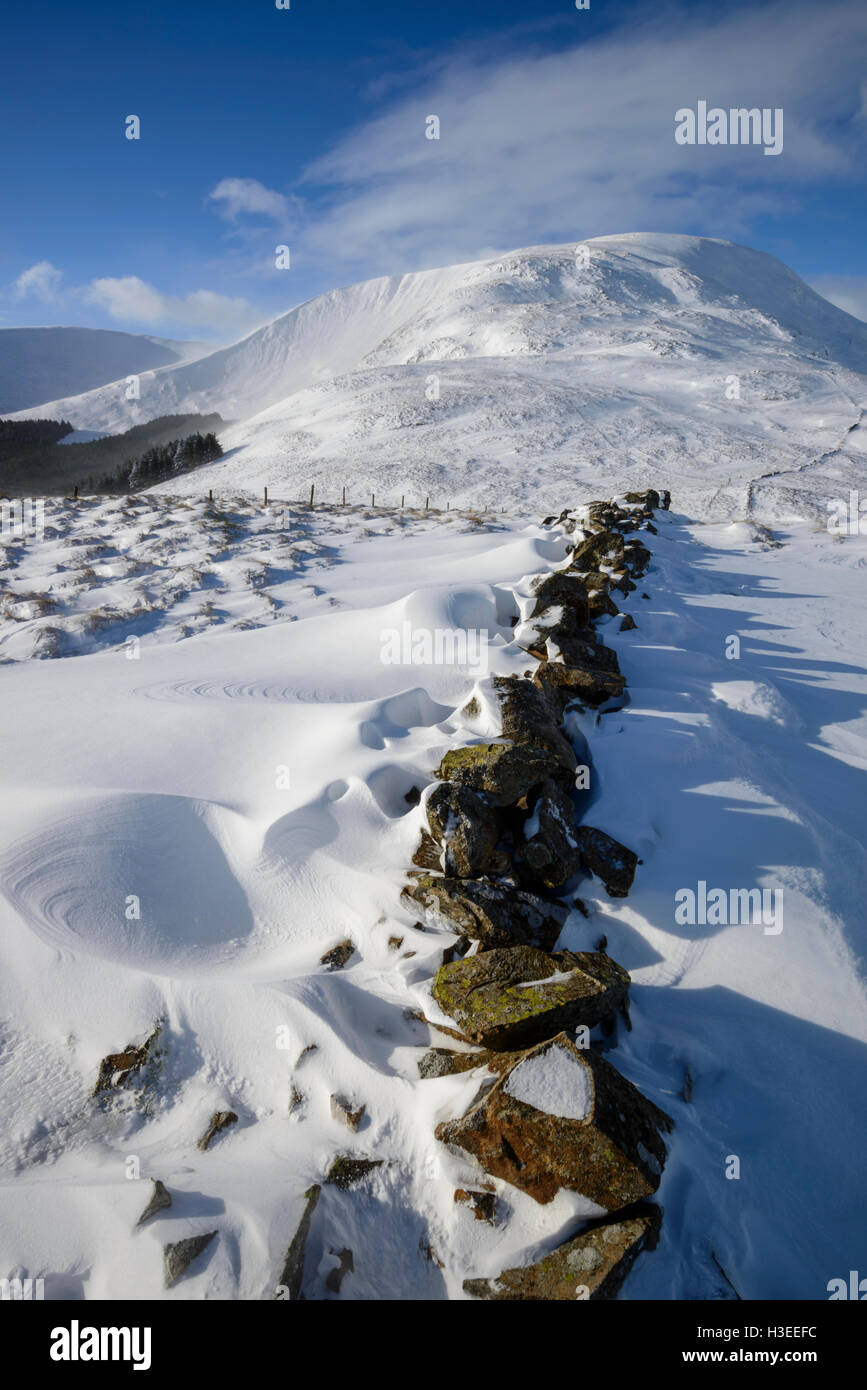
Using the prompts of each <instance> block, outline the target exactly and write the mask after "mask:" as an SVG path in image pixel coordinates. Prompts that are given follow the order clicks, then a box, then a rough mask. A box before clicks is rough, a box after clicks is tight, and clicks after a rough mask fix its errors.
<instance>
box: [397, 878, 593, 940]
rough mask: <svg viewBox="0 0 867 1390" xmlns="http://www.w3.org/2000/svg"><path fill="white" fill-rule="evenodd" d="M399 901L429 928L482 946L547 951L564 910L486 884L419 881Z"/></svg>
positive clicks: (559, 905) (507, 888)
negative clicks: (421, 916) (426, 921)
mask: <svg viewBox="0 0 867 1390" xmlns="http://www.w3.org/2000/svg"><path fill="white" fill-rule="evenodd" d="M401 899H402V901H403V902H405V903H406V904H407V905H410V904H411V905H412V906H413V907H415V908H420V909H421V911H422V913H423V914H424V915H425V917H426V918H428V919H429V920H430V921H431V923H432V924H434V925H436V926H439V927H445V928H446V930H448V931H454V932H457V933H458V934H459V935H462V936H468V937H469V938H470V940H471V941H480V942H481V943H482V945H483V946H485V947H491V946H512V945H515V944H518V945H525V946H539V947H541V948H542V950H545V951H550V950H551V949H552V948H553V946H554V944H555V942H556V940H557V937H558V936H559V935H560V932H561V931H562V929H563V923H564V922H565V921H566V918H567V916H568V915H569V909H568V908H567V907H566V906H565V904H563V903H557V902H546V901H545V900H544V899H542V898H539V897H537V896H536V895H535V894H533V893H526V892H524V891H522V890H520V889H516V888H513V887H511V886H509V885H507V884H503V883H495V882H492V881H490V880H488V879H461V878H434V877H431V876H422V877H420V878H418V879H417V880H416V881H415V882H414V883H410V884H408V885H407V887H406V888H404V890H403V893H402V894H401Z"/></svg>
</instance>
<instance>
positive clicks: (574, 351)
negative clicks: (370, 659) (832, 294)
mask: <svg viewBox="0 0 867 1390" xmlns="http://www.w3.org/2000/svg"><path fill="white" fill-rule="evenodd" d="M125 392H126V388H125V385H124V383H116V384H114V385H113V386H108V387H102V388H100V389H99V390H96V391H91V392H88V393H86V394H85V395H82V396H79V397H73V398H66V399H64V400H61V401H54V402H51V403H49V404H46V405H41V406H40V407H39V408H38V412H36V411H30V412H27V413H28V414H36V413H39V414H41V415H50V416H59V415H63V416H64V417H65V418H68V419H70V420H72V421H73V422H74V424H75V425H76V426H77V427H79V428H90V429H103V430H119V429H121V428H128V427H129V425H130V424H132V423H137V422H138V421H140V420H143V419H147V418H152V417H154V416H157V415H164V414H169V413H175V412H181V411H183V412H188V411H205V412H208V411H219V412H220V413H221V414H222V415H223V416H224V417H228V418H231V419H234V420H236V421H237V423H236V424H235V425H234V426H233V427H232V428H231V429H229V430H228V431H227V432H226V434H225V435H224V436H223V437H222V442H223V445H224V448H225V449H226V451H227V454H228V455H229V456H228V457H226V458H224V459H223V460H221V461H220V462H219V463H217V464H214V465H213V466H211V467H210V468H209V469H208V470H207V481H208V486H213V487H214V488H215V489H219V490H223V491H226V490H230V489H231V490H235V491H237V490H256V491H258V490H259V489H260V488H261V487H262V486H264V485H266V484H267V485H269V486H270V487H271V489H272V494H273V495H274V496H279V497H286V498H291V497H295V496H300V495H301V494H302V492H303V491H304V490H305V489H306V488H307V487H309V485H310V483H311V482H316V483H317V487H318V490H319V492H320V495H321V496H322V497H323V500H327V499H328V498H329V496H339V493H340V489H341V488H342V486H343V485H344V484H345V485H346V486H347V489H348V490H349V492H350V494H353V495H355V496H356V497H358V496H363V495H365V494H367V493H370V492H376V493H377V494H378V496H379V497H380V498H381V499H382V501H383V502H385V501H386V500H389V499H390V498H391V500H394V498H393V497H392V494H394V495H397V494H406V495H407V496H408V498H409V497H410V496H411V497H412V499H413V500H414V501H416V500H418V499H419V498H423V496H424V495H427V494H430V495H431V497H432V498H435V499H436V500H437V501H442V502H443V503H444V502H445V501H446V500H450V501H452V503H453V504H454V503H457V502H465V503H472V504H474V505H475V504H478V505H488V506H494V507H502V506H507V505H510V504H515V503H518V502H523V501H527V500H529V499H531V498H532V499H533V501H534V504H535V505H541V506H547V505H548V504H549V502H550V504H551V505H556V504H557V502H558V501H559V500H560V499H562V497H563V496H564V495H565V490H566V489H567V488H568V487H569V486H572V485H574V484H575V483H576V482H578V483H585V482H586V483H587V484H588V485H590V484H592V483H594V482H598V480H599V479H600V477H604V478H605V479H606V480H607V481H608V482H614V481H616V480H621V479H622V481H623V482H624V483H627V482H628V483H633V484H635V485H639V484H641V483H647V482H651V481H652V480H653V479H657V480H658V479H659V478H660V477H662V476H663V475H664V477H665V479H666V482H667V483H668V484H675V485H676V484H677V483H678V481H680V482H681V483H682V485H683V486H685V487H688V488H689V490H690V491H691V492H693V493H695V492H701V493H704V494H707V495H712V494H713V493H715V492H716V491H717V489H718V488H720V487H727V486H729V485H731V486H733V487H735V488H736V489H740V490H742V488H743V487H744V486H748V485H749V484H750V483H753V482H756V481H757V480H761V479H763V478H768V477H770V476H773V477H774V478H775V479H776V480H777V481H776V482H775V484H774V486H775V488H776V489H777V490H779V488H780V487H785V488H788V489H790V490H791V491H792V493H793V495H794V494H795V493H797V494H798V497H797V499H796V500H797V501H798V502H799V503H803V502H805V501H806V500H807V499H806V494H805V489H806V492H807V493H809V494H811V496H812V497H813V499H814V501H813V504H812V509H813V510H815V498H816V496H817V495H819V494H821V495H822V496H825V495H828V487H829V486H831V488H832V492H831V494H830V495H836V492H837V491H839V488H840V487H841V486H842V485H843V483H842V482H840V481H835V480H836V479H843V480H844V481H845V478H846V477H848V475H849V466H850V464H851V463H852V460H853V458H854V459H855V462H856V463H857V462H858V461H859V458H860V462H862V463H863V458H864V447H865V446H864V440H865V433H864V430H863V428H862V426H861V424H860V421H861V408H862V406H863V405H864V404H865V402H867V324H864V323H862V322H861V321H860V320H858V319H855V318H852V317H851V316H850V315H848V314H846V313H845V312H844V311H843V310H841V309H838V308H836V307H835V306H834V305H832V304H830V303H829V302H828V301H827V300H825V299H823V298H822V297H821V296H820V295H818V294H816V293H815V292H814V291H813V290H811V289H810V288H809V287H808V286H807V285H806V284H804V282H803V281H802V280H800V279H799V277H798V276H797V275H795V274H794V272H793V271H791V270H790V269H788V267H786V266H785V265H783V264H782V263H781V262H780V261H778V260H777V259H776V258H775V257H773V256H769V255H766V254H765V253H763V252H759V251H753V250H750V249H749V248H746V247H742V246H737V245H734V244H732V243H731V242H726V241H718V240H714V239H710V238H704V237H689V236H679V235H662V234H650V233H648V234H645V233H633V234H629V235H622V236H609V237H597V238H593V239H591V240H589V241H586V242H582V243H577V244H575V243H569V244H566V245H562V246H539V247H530V248H527V249H524V250H520V251H514V252H511V253H509V254H507V255H503V256H496V257H492V258H490V259H486V260H483V261H475V262H470V263H467V264H463V265H457V266H450V267H447V268H444V269H436V270H426V271H420V272H417V273H414V274H409V275H402V276H392V277H387V278H383V279H377V280H369V281H365V282H363V283H361V284H358V285H352V286H349V287H348V288H345V289H340V290H334V291H331V292H330V293H328V294H324V295H320V296H318V297H317V298H315V299H312V300H309V301H308V302H307V303H305V304H302V305H300V306H298V307H297V308H295V309H293V310H291V311H290V312H289V313H287V314H283V315H282V316H281V317H280V318H278V319H275V320H274V321H273V322H272V323H270V324H268V325H267V326H266V327H264V328H260V329H258V330H256V331H255V332H253V333H251V334H250V335H248V336H247V337H246V338H244V339H242V340H241V341H240V342H238V343H235V344H234V345H232V346H231V347H227V348H224V349H221V350H219V351H217V352H212V353H210V354H209V355H208V356H206V357H203V358H200V359H199V360H197V361H195V362H190V363H185V364H183V365H179V366H174V367H166V368H163V369H161V370H158V371H155V372H153V373H149V374H147V375H145V376H143V377H142V379H141V398H140V400H138V401H128V400H127V399H126V395H125ZM817 467H818V468H819V473H820V474H821V481H819V479H818V478H817V477H816V469H817ZM829 470H830V474H829ZM781 475H797V476H795V477H790V478H787V479H784V478H783V477H782V476H781ZM829 476H830V478H831V480H832V481H831V482H830V483H829V481H828V477H829ZM203 481H204V480H203V478H202V476H201V475H200V474H198V475H194V476H192V477H190V478H187V479H185V480H181V481H180V482H179V484H178V486H179V487H180V488H182V489H185V490H188V491H190V490H191V491H198V490H201V487H202V485H203ZM816 485H818V493H817V486H816ZM173 486H175V484H173ZM750 496H751V500H754V498H753V494H752V493H751V495H750ZM797 509H800V506H799V507H798V508H797ZM809 509H810V508H808V510H809Z"/></svg>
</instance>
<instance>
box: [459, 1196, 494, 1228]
mask: <svg viewBox="0 0 867 1390" xmlns="http://www.w3.org/2000/svg"><path fill="white" fill-rule="evenodd" d="M455 1201H456V1202H457V1203H459V1204H460V1205H462V1206H466V1207H469V1208H470V1209H471V1211H472V1213H473V1216H474V1217H475V1218H476V1220H477V1221H486V1222H487V1223H488V1225H489V1226H493V1224H494V1220H495V1217H496V1214H497V1198H496V1195H495V1193H493V1192H471V1191H468V1190H467V1188H465V1187H458V1188H456V1189H455Z"/></svg>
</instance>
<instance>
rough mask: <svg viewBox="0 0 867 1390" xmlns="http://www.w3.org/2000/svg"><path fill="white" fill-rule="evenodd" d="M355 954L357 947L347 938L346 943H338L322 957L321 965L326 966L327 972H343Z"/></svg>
mask: <svg viewBox="0 0 867 1390" xmlns="http://www.w3.org/2000/svg"><path fill="white" fill-rule="evenodd" d="M354 953H355V947H354V946H353V944H352V942H351V941H350V940H349V937H347V938H346V940H345V941H340V942H338V944H337V945H336V946H333V947H332V948H331V950H330V951H326V952H325V955H324V956H321V957H320V960H319V964H320V965H324V966H325V969H326V970H342V969H343V967H344V965H346V962H347V961H348V960H349V959H350V957H351V956H352V955H354Z"/></svg>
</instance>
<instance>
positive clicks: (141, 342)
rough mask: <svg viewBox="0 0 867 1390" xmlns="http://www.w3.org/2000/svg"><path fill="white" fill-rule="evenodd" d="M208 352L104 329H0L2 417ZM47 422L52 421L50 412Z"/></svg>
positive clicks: (206, 347)
mask: <svg viewBox="0 0 867 1390" xmlns="http://www.w3.org/2000/svg"><path fill="white" fill-rule="evenodd" d="M210 351H211V348H210V347H209V345H208V344H206V343H192V342H191V343H186V342H180V341H175V340H174V339H172V338H152V337H149V336H147V335H145V334H136V333H115V332H113V331H112V330H110V329H104V328H0V414H2V415H8V414H10V413H12V412H13V411H23V410H25V409H26V408H27V407H33V406H38V405H39V404H40V402H42V401H45V400H48V399H51V398H53V397H55V396H73V395H77V394H78V393H79V392H81V391H90V390H92V389H93V388H95V387H100V386H104V385H105V384H106V383H107V382H116V381H118V380H119V379H120V378H125V377H126V376H128V375H129V374H130V373H134V372H149V371H153V370H154V369H155V368H156V367H165V366H176V365H177V364H178V363H179V362H186V361H189V360H190V359H191V358H193V357H201V356H202V354H203V353H209V352H210ZM30 413H31V414H39V411H31V412H30ZM48 418H54V416H53V414H52V413H51V412H49V416H48ZM133 423H135V422H133Z"/></svg>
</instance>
